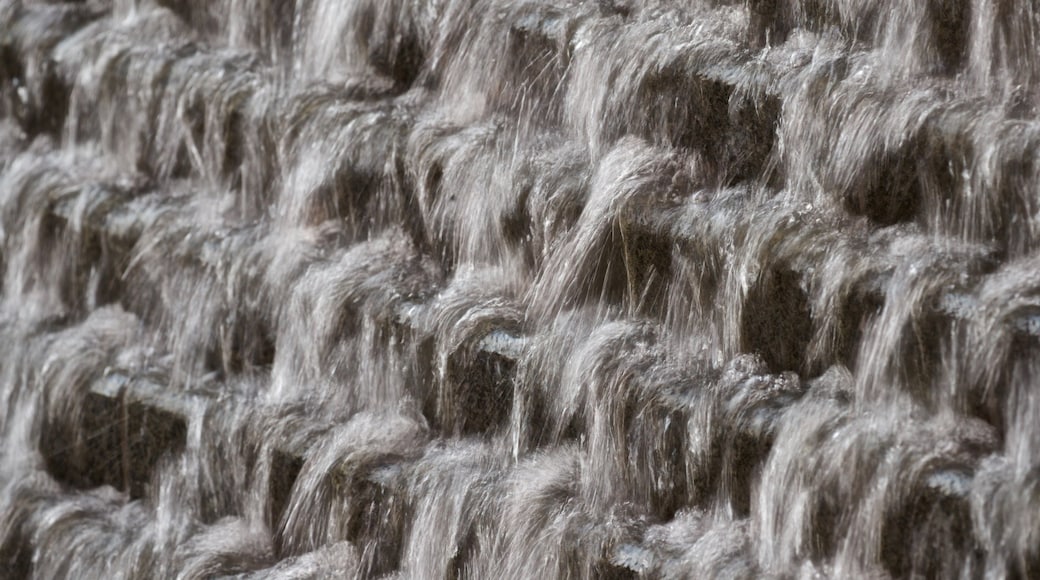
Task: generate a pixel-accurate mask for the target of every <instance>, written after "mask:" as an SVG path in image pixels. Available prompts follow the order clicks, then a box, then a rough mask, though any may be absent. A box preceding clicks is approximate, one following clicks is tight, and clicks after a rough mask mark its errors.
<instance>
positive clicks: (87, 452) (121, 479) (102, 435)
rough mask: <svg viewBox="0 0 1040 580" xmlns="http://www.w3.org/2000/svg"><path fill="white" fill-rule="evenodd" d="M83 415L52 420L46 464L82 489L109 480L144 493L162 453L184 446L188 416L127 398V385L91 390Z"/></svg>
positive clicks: (45, 446) (137, 493) (134, 492)
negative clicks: (114, 390) (74, 421)
mask: <svg viewBox="0 0 1040 580" xmlns="http://www.w3.org/2000/svg"><path fill="white" fill-rule="evenodd" d="M80 416H81V418H82V419H81V422H80V424H79V425H68V424H59V425H50V428H49V429H48V430H47V432H46V435H45V437H44V439H43V454H44V457H45V458H46V464H47V470H48V471H49V472H50V473H51V475H53V476H54V478H55V479H57V480H59V481H62V482H65V483H67V484H70V485H72V486H74V487H77V488H80V489H91V488H95V487H99V486H102V485H110V486H112V487H114V488H116V489H119V490H121V491H124V492H128V493H129V494H130V497H131V498H135V499H136V498H141V497H144V496H145V495H146V494H147V490H148V487H149V485H150V482H151V476H152V470H153V468H154V467H155V466H156V464H157V463H158V462H159V461H160V459H162V457H164V456H166V455H175V454H178V453H180V452H181V451H182V450H183V449H184V446H185V442H186V435H187V426H186V424H185V421H184V419H183V418H181V417H178V416H176V415H174V414H172V413H169V412H167V411H164V410H161V409H158V408H155V407H152V406H149V405H147V404H145V403H141V402H137V401H132V400H128V399H127V397H126V394H125V391H122V392H121V393H120V395H119V396H118V397H116V398H111V397H106V396H104V395H101V394H98V393H93V392H91V393H88V394H87V396H86V398H85V400H84V403H83V410H82V413H81V415H80Z"/></svg>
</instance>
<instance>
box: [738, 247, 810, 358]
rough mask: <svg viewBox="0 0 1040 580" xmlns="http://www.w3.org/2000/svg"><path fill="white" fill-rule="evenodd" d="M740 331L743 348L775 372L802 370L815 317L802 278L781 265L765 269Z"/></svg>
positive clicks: (742, 316)
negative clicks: (801, 282)
mask: <svg viewBox="0 0 1040 580" xmlns="http://www.w3.org/2000/svg"><path fill="white" fill-rule="evenodd" d="M740 330H741V333H740V334H741V351H743V352H751V353H758V354H760V355H761V356H762V358H763V359H764V360H765V362H766V364H767V365H768V366H769V369H770V370H771V371H772V372H780V371H784V370H793V371H797V372H800V373H801V372H803V371H804V370H805V369H804V368H803V367H804V366H805V360H806V357H805V355H806V351H807V349H808V346H809V341H810V339H811V337H812V318H811V313H810V310H809V299H808V296H807V295H806V293H805V291H804V290H803V289H802V287H801V285H800V277H799V276H798V275H797V274H796V273H795V272H792V271H791V270H788V269H784V268H779V267H777V268H773V269H770V270H768V271H766V272H764V273H763V274H762V275H761V276H760V277H759V279H758V281H757V283H756V284H755V285H754V286H753V287H752V289H751V292H750V293H749V294H748V297H747V300H746V301H745V303H744V307H743V311H742V315H741V324H740Z"/></svg>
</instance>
